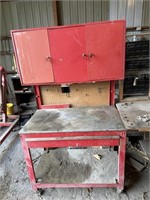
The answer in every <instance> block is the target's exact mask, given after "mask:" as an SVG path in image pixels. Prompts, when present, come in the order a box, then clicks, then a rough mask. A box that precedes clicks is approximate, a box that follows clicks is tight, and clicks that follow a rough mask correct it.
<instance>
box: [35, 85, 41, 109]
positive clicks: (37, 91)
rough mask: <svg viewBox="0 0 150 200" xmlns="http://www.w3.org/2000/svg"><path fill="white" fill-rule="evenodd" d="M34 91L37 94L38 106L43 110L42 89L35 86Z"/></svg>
mask: <svg viewBox="0 0 150 200" xmlns="http://www.w3.org/2000/svg"><path fill="white" fill-rule="evenodd" d="M34 91H35V94H36V96H35V97H36V104H37V108H38V109H41V106H42V97H41V92H40V88H39V86H38V85H35V86H34Z"/></svg>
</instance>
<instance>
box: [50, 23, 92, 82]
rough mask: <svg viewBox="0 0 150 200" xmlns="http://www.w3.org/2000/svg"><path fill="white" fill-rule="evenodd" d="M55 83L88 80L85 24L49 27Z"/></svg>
mask: <svg viewBox="0 0 150 200" xmlns="http://www.w3.org/2000/svg"><path fill="white" fill-rule="evenodd" d="M48 33H49V39H50V49H51V56H52V64H53V70H54V77H55V82H56V83H64V82H66V83H70V82H85V81H88V71H87V58H86V57H85V56H84V55H83V54H85V53H86V29H85V26H75V27H66V28H60V29H49V31H48Z"/></svg>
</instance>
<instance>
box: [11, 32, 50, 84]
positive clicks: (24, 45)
mask: <svg viewBox="0 0 150 200" xmlns="http://www.w3.org/2000/svg"><path fill="white" fill-rule="evenodd" d="M13 42H14V46H15V54H16V58H17V64H18V67H19V72H20V76H21V81H22V84H23V85H36V84H46V83H51V82H53V81H54V78H53V71H52V63H51V60H50V57H51V55H50V49H49V41H48V33H47V30H45V29H44V30H34V31H25V32H22V31H20V32H14V33H13Z"/></svg>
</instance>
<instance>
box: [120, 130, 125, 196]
mask: <svg viewBox="0 0 150 200" xmlns="http://www.w3.org/2000/svg"><path fill="white" fill-rule="evenodd" d="M118 153H119V155H118V184H119V185H118V191H120V192H121V191H122V190H123V189H124V178H125V176H124V173H125V153H126V132H122V134H121V135H120V146H119V152H118Z"/></svg>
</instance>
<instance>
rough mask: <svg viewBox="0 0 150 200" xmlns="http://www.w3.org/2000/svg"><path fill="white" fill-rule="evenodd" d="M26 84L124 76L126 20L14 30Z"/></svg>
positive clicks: (87, 80)
mask: <svg viewBox="0 0 150 200" xmlns="http://www.w3.org/2000/svg"><path fill="white" fill-rule="evenodd" d="M12 36H13V42H14V47H15V53H16V58H17V63H18V68H19V72H20V76H21V80H22V83H23V84H24V85H31V84H32V85H37V84H38V85H42V84H43V85H44V84H48V83H53V82H54V83H77V82H91V81H108V80H119V79H123V77H124V59H125V21H124V20H118V21H106V22H96V23H88V24H82V25H71V26H60V27H48V28H44V29H43V28H41V29H28V30H23V31H13V32H12Z"/></svg>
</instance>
